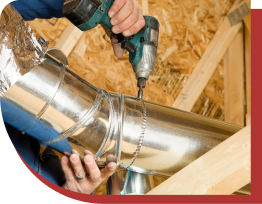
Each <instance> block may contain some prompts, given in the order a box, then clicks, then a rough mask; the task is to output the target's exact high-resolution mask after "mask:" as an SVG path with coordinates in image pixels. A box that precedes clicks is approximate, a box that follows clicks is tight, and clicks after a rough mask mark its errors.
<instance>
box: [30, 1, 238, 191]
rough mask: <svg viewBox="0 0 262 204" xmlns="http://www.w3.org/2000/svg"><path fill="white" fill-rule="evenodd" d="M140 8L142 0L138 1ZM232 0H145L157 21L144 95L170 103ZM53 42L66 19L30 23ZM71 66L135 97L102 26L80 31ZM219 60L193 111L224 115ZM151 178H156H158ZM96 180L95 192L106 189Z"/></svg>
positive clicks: (130, 77)
mask: <svg viewBox="0 0 262 204" xmlns="http://www.w3.org/2000/svg"><path fill="white" fill-rule="evenodd" d="M138 2H139V3H140V8H141V9H142V7H141V5H142V0H139V1H138ZM233 2H234V0H223V1H217V0H173V1H172V0H161V1H157V0H149V1H148V11H149V15H152V16H155V17H156V18H157V19H158V20H159V22H160V39H159V48H158V55H157V60H156V67H155V70H154V72H153V74H152V75H151V76H150V78H149V81H148V82H147V87H146V89H145V91H144V99H146V100H149V101H153V102H156V103H161V104H164V105H167V106H171V105H172V104H173V102H174V100H175V99H176V97H177V95H178V94H179V92H180V91H181V89H182V88H183V85H184V83H186V80H187V78H188V77H189V76H190V74H191V73H192V71H193V69H194V67H195V66H196V64H197V63H198V61H199V60H200V58H201V56H202V55H203V53H204V51H205V49H206V48H207V46H208V44H209V43H210V41H211V40H212V38H213V36H214V34H215V32H216V30H217V29H218V27H219V25H220V23H221V22H222V20H223V18H224V17H225V16H226V14H227V12H228V10H229V8H230V7H231V5H232V4H233ZM29 24H30V25H31V26H32V28H33V29H34V30H35V31H36V32H37V34H39V35H41V36H42V37H44V38H45V39H46V40H47V41H49V42H50V47H52V46H53V45H54V44H55V43H56V42H57V40H58V39H59V36H60V35H61V33H62V31H63V30H64V29H65V27H66V25H67V24H68V20H66V19H58V20H57V19H51V20H39V19H37V20H35V21H32V22H30V23H29ZM69 64H70V68H71V69H73V70H74V71H76V72H77V73H78V74H80V75H81V76H82V77H84V78H85V79H87V80H88V81H90V82H92V83H93V84H95V85H98V86H99V87H101V88H103V89H106V90H109V91H114V92H119V91H121V92H123V93H124V94H128V95H132V96H136V95H137V87H136V79H135V74H134V73H133V69H132V67H131V65H130V63H129V61H128V55H127V54H125V56H124V57H122V58H121V59H117V58H116V57H115V56H114V54H113V50H112V47H111V44H110V39H109V38H108V37H107V36H106V34H105V32H104V30H103V29H102V28H101V26H98V27H96V28H95V29H93V30H90V31H88V32H85V33H84V35H83V36H82V38H81V39H80V40H79V42H78V44H77V45H76V47H75V49H74V50H73V51H72V53H71V54H70V56H69ZM223 105H224V99H223V62H221V63H220V66H219V67H218V68H217V70H216V71H215V73H214V75H213V77H212V78H211V79H210V81H209V83H208V85H207V86H206V88H205V90H204V92H203V93H202V94H201V96H200V98H199V100H198V101H197V103H196V104H195V106H194V108H193V112H196V113H199V114H202V115H206V116H208V117H215V118H218V119H223V118H224V115H223ZM162 180H163V179H162V178H155V183H156V184H159V183H161V182H162ZM105 192H106V191H105V187H104V185H101V186H100V187H99V188H98V189H97V190H96V194H105Z"/></svg>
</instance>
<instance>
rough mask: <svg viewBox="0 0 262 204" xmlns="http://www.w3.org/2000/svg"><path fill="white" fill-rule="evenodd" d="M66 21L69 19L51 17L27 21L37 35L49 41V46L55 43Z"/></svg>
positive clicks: (66, 23)
mask: <svg viewBox="0 0 262 204" xmlns="http://www.w3.org/2000/svg"><path fill="white" fill-rule="evenodd" d="M68 23H69V21H68V20H67V19H66V18H60V19H57V18H51V19H48V20H45V19H35V20H34V21H28V24H29V25H30V26H31V28H32V29H33V30H34V31H35V32H36V34H37V35H39V36H41V37H43V38H44V39H45V40H46V41H49V47H53V46H54V45H55V43H56V42H57V41H58V39H59V37H60V35H61V34H62V32H63V31H64V30H65V28H66V26H67V25H68Z"/></svg>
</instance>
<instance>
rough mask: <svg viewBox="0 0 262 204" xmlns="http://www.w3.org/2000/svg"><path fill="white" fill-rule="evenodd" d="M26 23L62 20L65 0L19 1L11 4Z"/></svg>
mask: <svg viewBox="0 0 262 204" xmlns="http://www.w3.org/2000/svg"><path fill="white" fill-rule="evenodd" d="M11 4H12V5H13V6H14V7H15V8H16V9H17V10H18V12H19V13H20V14H21V16H22V17H23V18H24V20H26V21H31V20H34V19H35V18H42V19H49V18H52V17H56V18H61V17H63V14H62V4H63V0H17V1H14V2H12V3H11Z"/></svg>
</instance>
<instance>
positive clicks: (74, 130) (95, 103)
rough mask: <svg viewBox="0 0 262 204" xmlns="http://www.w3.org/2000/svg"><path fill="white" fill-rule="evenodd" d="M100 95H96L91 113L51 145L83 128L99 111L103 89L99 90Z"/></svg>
mask: <svg viewBox="0 0 262 204" xmlns="http://www.w3.org/2000/svg"><path fill="white" fill-rule="evenodd" d="M98 90H99V91H98V93H97V95H96V99H95V101H94V103H93V105H92V107H91V108H90V109H89V111H88V112H87V113H86V114H85V115H84V116H83V118H82V119H81V120H79V121H78V122H77V123H76V124H75V125H74V126H72V127H71V128H70V129H68V130H67V131H65V132H64V133H62V134H61V135H60V136H59V137H58V138H57V139H55V140H53V141H51V142H49V144H52V143H55V142H59V141H62V140H64V139H66V138H68V137H70V136H71V135H72V134H73V133H74V132H76V131H77V130H78V129H79V128H81V127H82V126H83V125H84V124H85V122H86V121H87V120H88V119H89V118H90V117H91V116H92V115H93V114H94V113H95V112H96V111H97V109H98V107H99V105H100V102H101V99H102V91H101V89H98Z"/></svg>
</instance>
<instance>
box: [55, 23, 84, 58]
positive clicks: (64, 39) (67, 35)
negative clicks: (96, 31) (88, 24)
mask: <svg viewBox="0 0 262 204" xmlns="http://www.w3.org/2000/svg"><path fill="white" fill-rule="evenodd" d="M83 33H84V32H82V31H81V30H79V29H78V28H77V27H76V26H75V25H73V24H72V23H69V24H68V26H67V27H66V29H65V30H64V32H63V33H62V35H61V36H60V38H59V40H58V41H57V43H56V44H55V46H54V47H56V48H58V49H60V50H61V51H62V52H63V53H64V54H65V55H66V56H67V57H68V56H69V54H70V53H71V52H72V50H73V49H74V47H75V45H76V44H77V42H78V40H79V39H80V38H81V36H82V35H83Z"/></svg>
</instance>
